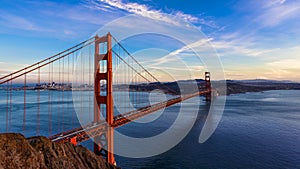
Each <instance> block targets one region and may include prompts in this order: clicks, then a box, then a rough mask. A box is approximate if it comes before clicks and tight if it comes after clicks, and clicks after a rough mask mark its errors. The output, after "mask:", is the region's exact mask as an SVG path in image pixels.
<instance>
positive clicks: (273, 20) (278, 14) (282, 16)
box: [255, 0, 300, 27]
mask: <svg viewBox="0 0 300 169" xmlns="http://www.w3.org/2000/svg"><path fill="white" fill-rule="evenodd" d="M266 6H267V7H266V8H265V9H264V11H263V12H262V13H261V15H260V16H258V18H256V19H255V21H256V22H259V23H260V24H262V26H265V27H266V26H267V27H272V26H277V25H279V24H280V23H282V22H284V21H286V20H288V19H292V18H295V17H298V16H299V15H300V1H294V2H290V3H288V2H286V1H284V0H278V1H270V2H268V3H267V5H266Z"/></svg>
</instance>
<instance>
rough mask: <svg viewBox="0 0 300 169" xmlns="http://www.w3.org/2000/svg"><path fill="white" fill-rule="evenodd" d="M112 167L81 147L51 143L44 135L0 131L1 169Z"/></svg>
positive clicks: (109, 168) (113, 168)
mask: <svg viewBox="0 0 300 169" xmlns="http://www.w3.org/2000/svg"><path fill="white" fill-rule="evenodd" d="M2 168H3V169H17V168H26V169H30V168H32V169H61V168H63V169H82V168H93V169H115V168H117V167H115V166H113V165H111V164H108V163H106V161H105V160H104V159H103V158H102V157H99V156H97V155H95V154H94V153H93V152H91V151H89V150H88V149H86V148H84V147H82V146H74V145H72V144H70V143H65V144H62V143H54V142H52V141H51V140H49V139H48V138H46V137H42V136H39V137H32V138H28V139H26V138H25V137H24V136H23V135H21V134H16V133H6V134H0V169H2Z"/></svg>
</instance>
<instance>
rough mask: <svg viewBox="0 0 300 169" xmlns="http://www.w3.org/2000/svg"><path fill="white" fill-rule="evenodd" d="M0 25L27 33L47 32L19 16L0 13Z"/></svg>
mask: <svg viewBox="0 0 300 169" xmlns="http://www.w3.org/2000/svg"><path fill="white" fill-rule="evenodd" d="M0 24H1V25H2V26H5V27H10V28H17V29H22V30H29V31H49V30H48V29H44V28H41V27H39V26H37V25H36V24H35V23H33V22H31V21H29V20H28V19H26V18H23V17H21V16H17V15H13V14H9V13H5V12H0Z"/></svg>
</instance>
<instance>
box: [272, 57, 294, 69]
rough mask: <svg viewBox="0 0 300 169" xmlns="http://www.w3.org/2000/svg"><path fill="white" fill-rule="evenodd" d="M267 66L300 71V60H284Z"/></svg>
mask: <svg viewBox="0 0 300 169" xmlns="http://www.w3.org/2000/svg"><path fill="white" fill-rule="evenodd" d="M267 65H268V66H272V67H275V68H278V69H300V59H282V60H277V61H273V62H270V63H267Z"/></svg>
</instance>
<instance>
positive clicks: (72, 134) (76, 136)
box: [49, 90, 210, 144]
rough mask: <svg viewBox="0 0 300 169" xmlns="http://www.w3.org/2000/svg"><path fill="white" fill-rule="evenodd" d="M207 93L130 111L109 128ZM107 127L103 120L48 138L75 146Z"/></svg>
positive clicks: (116, 118) (190, 95)
mask: <svg viewBox="0 0 300 169" xmlns="http://www.w3.org/2000/svg"><path fill="white" fill-rule="evenodd" d="M209 92H210V91H208V90H205V91H201V92H197V93H194V94H189V95H185V96H183V97H176V98H173V99H170V100H167V101H164V102H161V103H157V104H153V105H151V106H146V107H143V108H140V109H138V110H134V111H130V112H127V113H125V114H121V115H117V116H115V117H114V123H113V125H112V126H111V127H113V128H117V127H121V126H123V125H125V124H127V123H130V122H132V121H134V120H137V119H139V118H141V117H143V116H145V115H148V114H150V113H153V112H155V111H158V110H160V109H163V108H165V107H169V106H172V105H174V104H176V103H179V102H182V101H185V100H187V99H190V98H192V97H195V96H200V95H205V94H207V93H209ZM108 127H109V126H108V124H107V122H106V121H105V120H102V121H100V122H99V123H91V124H88V125H86V126H84V127H79V128H76V129H73V130H70V131H66V132H63V133H59V134H56V135H54V136H51V137H49V138H50V139H51V140H52V141H54V142H71V143H73V144H77V143H79V142H83V141H86V140H88V139H90V137H91V138H92V137H95V136H98V135H100V134H102V133H103V132H106V130H107V128H108Z"/></svg>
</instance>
